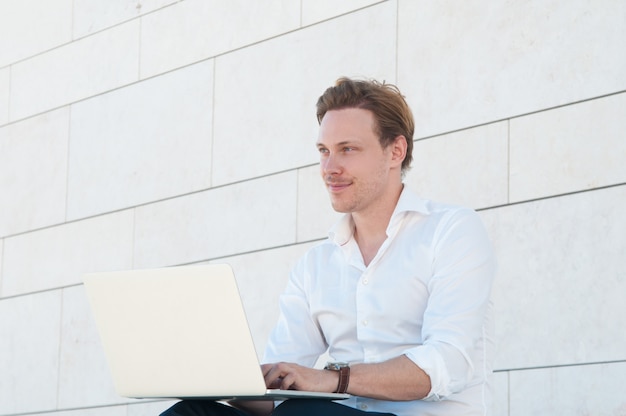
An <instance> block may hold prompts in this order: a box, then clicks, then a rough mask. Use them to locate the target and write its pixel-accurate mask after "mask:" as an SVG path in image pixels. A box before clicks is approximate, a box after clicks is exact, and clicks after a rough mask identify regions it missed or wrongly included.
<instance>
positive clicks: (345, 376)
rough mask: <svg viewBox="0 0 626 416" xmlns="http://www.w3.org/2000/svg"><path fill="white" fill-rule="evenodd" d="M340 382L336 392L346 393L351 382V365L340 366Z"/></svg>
mask: <svg viewBox="0 0 626 416" xmlns="http://www.w3.org/2000/svg"><path fill="white" fill-rule="evenodd" d="M338 372H339V383H338V384H337V391H335V393H345V392H347V391H348V383H349V382H350V367H349V366H345V367H341V368H339V371H338Z"/></svg>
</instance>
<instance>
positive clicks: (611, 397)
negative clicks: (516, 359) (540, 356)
mask: <svg viewBox="0 0 626 416" xmlns="http://www.w3.org/2000/svg"><path fill="white" fill-rule="evenodd" d="M625 383H626V362H621V363H607V364H597V365H583V366H573V367H557V368H541V369H536V370H527V371H513V372H511V413H510V415H511V416H525V415H537V416H552V415H623V414H625V412H626V397H625V396H624V384H625Z"/></svg>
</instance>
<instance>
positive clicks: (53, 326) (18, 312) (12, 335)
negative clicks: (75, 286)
mask: <svg viewBox="0 0 626 416" xmlns="http://www.w3.org/2000/svg"><path fill="white" fill-rule="evenodd" d="M60 333H61V292H60V291H54V292H45V293H38V294H36V295H30V296H21V297H16V298H12V299H2V300H0V357H2V360H0V374H2V377H0V403H2V410H1V413H2V414H5V415H8V414H14V413H15V414H23V413H29V412H35V411H43V410H52V409H55V407H56V398H57V369H58V364H59V336H60Z"/></svg>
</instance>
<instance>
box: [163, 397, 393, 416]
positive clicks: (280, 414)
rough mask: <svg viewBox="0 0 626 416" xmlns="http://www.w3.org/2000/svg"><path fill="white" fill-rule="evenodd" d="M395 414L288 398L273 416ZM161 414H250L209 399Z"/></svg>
mask: <svg viewBox="0 0 626 416" xmlns="http://www.w3.org/2000/svg"><path fill="white" fill-rule="evenodd" d="M382 415H386V416H393V415H391V413H374V412H365V411H362V410H358V409H353V408H352V407H348V406H344V405H342V404H339V403H335V402H331V401H327V400H287V401H285V402H283V403H281V404H280V405H279V406H277V407H276V409H274V412H272V416H382ZM161 416H248V415H247V413H245V412H243V411H241V410H239V409H235V408H234V407H230V406H227V405H225V404H222V403H218V402H213V401H207V400H184V401H181V402H178V403H176V404H175V405H174V406H172V407H170V408H169V409H168V410H166V411H165V412H163V413H161Z"/></svg>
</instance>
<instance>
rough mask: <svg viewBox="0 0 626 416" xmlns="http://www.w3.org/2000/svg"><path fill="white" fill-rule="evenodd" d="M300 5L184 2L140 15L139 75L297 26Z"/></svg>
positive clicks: (265, 0)
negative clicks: (141, 16)
mask: <svg viewBox="0 0 626 416" xmlns="http://www.w3.org/2000/svg"><path fill="white" fill-rule="evenodd" d="M299 24H300V3H299V2H294V1H290V0H261V1H254V2H232V1H224V0H211V1H206V0H187V1H184V2H177V3H176V4H175V5H174V6H172V7H168V8H166V9H163V10H159V11H156V12H155V13H151V14H149V15H147V16H144V17H143V18H142V23H141V77H142V78H146V77H149V76H152V75H155V74H159V73H162V72H165V71H168V70H171V69H173V68H177V67H181V66H184V65H187V64H190V63H193V62H198V61H200V60H203V59H206V58H211V57H214V56H216V55H219V54H223V53H225V52H228V51H232V50H234V49H238V48H241V47H243V46H246V45H250V44H253V43H255V42H259V41H261V40H264V39H268V38H270V37H273V36H276V35H280V34H282V33H285V32H288V31H290V30H294V29H297V28H298V26H299Z"/></svg>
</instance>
